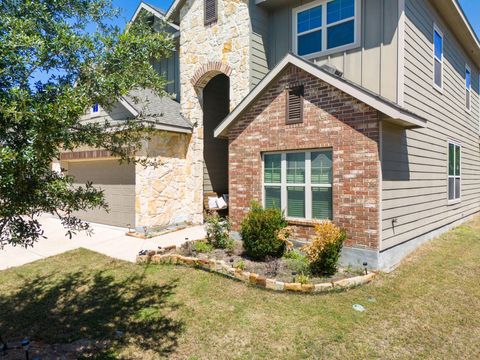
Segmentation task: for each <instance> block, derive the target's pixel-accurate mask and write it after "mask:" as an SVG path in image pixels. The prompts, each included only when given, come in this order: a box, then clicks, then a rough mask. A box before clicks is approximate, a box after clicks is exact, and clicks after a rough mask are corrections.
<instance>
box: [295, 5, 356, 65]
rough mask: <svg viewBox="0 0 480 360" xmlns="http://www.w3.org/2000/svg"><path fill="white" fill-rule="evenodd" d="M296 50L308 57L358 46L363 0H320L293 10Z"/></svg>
mask: <svg viewBox="0 0 480 360" xmlns="http://www.w3.org/2000/svg"><path fill="white" fill-rule="evenodd" d="M293 24H294V50H295V52H296V53H297V54H298V55H300V56H306V57H309V58H312V57H317V56H324V55H328V54H331V53H334V52H338V51H345V50H348V49H351V48H354V47H357V46H358V45H359V43H360V33H359V29H360V0H333V1H327V0H317V1H314V2H312V3H309V4H307V5H303V6H299V7H297V8H296V9H294V11H293Z"/></svg>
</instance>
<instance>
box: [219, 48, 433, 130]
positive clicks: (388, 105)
mask: <svg viewBox="0 0 480 360" xmlns="http://www.w3.org/2000/svg"><path fill="white" fill-rule="evenodd" d="M290 65H293V66H296V67H298V68H300V69H302V70H304V71H306V72H307V73H309V74H311V75H313V76H315V77H317V78H319V79H321V80H323V81H325V82H326V83H328V84H330V85H332V86H334V87H336V88H337V89H339V90H341V91H343V92H344V93H346V94H348V95H350V96H352V97H354V98H356V99H358V100H360V101H361V102H363V103H364V104H367V105H369V106H371V107H372V108H374V109H376V110H378V111H380V112H381V113H383V114H385V115H387V116H388V117H390V118H391V119H392V120H394V121H395V122H397V123H399V124H401V125H403V126H405V127H408V128H419V127H421V128H423V127H426V126H427V121H426V120H425V119H424V118H422V117H420V116H418V115H416V114H414V113H412V112H410V111H408V110H406V109H404V108H403V107H401V106H399V105H398V104H396V103H394V102H392V101H390V100H387V99H385V98H382V97H380V96H378V95H376V94H374V93H372V92H371V91H369V90H367V89H364V88H362V87H360V86H358V85H356V84H354V83H352V82H350V81H348V80H345V79H343V78H340V77H338V76H335V75H332V74H330V73H329V72H327V71H325V70H323V69H321V68H320V67H318V66H316V65H315V64H314V63H312V62H310V61H308V60H305V59H303V58H301V57H298V56H296V55H293V54H288V55H287V56H285V57H284V58H283V60H282V61H280V63H278V65H277V66H275V68H274V69H272V70H271V71H270V72H269V73H268V74H267V75H266V76H265V77H264V78H263V80H262V81H260V83H258V85H257V86H256V87H255V88H254V89H253V90H252V91H251V92H250V93H249V94H248V95H247V96H246V97H245V98H244V99H243V100H242V102H241V103H240V104H239V105H238V106H237V107H236V108H235V109H234V110H233V111H232V112H231V113H230V114H229V115H228V116H227V117H226V118H225V119H224V120H223V121H222V122H221V123H220V125H219V126H218V127H217V128H216V129H215V132H214V135H215V137H225V136H227V133H228V128H229V127H230V126H231V125H232V124H233V123H234V122H235V121H236V120H237V119H238V118H239V117H240V116H241V115H242V114H243V113H244V112H245V111H246V110H247V109H248V108H249V107H250V105H251V104H252V103H253V102H254V101H255V100H257V99H258V98H259V97H260V96H261V95H262V94H263V92H264V91H265V90H266V88H267V87H268V86H269V85H270V84H271V83H273V82H274V81H275V80H276V79H277V78H278V76H279V75H281V73H282V71H283V70H284V69H285V68H287V67H288V66H290Z"/></svg>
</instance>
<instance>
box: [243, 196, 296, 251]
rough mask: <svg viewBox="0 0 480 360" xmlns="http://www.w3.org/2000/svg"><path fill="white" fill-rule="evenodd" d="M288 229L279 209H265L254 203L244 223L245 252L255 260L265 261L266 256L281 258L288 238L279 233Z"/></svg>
mask: <svg viewBox="0 0 480 360" xmlns="http://www.w3.org/2000/svg"><path fill="white" fill-rule="evenodd" d="M286 227H287V221H286V220H285V217H284V216H283V214H282V212H281V211H280V210H278V209H263V208H262V207H261V206H260V205H259V204H258V203H256V202H252V205H251V208H250V211H249V212H248V214H247V216H246V217H245V218H244V219H243V221H242V226H241V230H240V234H241V236H242V240H243V244H244V247H245V251H246V253H247V255H248V256H250V257H251V258H253V259H257V260H263V259H265V257H266V256H273V257H281V256H282V255H283V253H284V252H285V248H286V245H287V242H286V241H285V240H284V238H285V237H288V234H287V235H286V234H285V233H284V232H282V238H279V236H278V235H279V232H280V231H281V230H282V229H284V228H286Z"/></svg>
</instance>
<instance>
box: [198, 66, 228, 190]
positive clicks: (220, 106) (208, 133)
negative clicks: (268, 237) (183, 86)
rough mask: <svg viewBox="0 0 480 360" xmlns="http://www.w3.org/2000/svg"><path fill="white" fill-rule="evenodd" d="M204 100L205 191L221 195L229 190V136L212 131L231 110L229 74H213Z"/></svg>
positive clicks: (204, 94)
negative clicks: (223, 137) (227, 138)
mask: <svg viewBox="0 0 480 360" xmlns="http://www.w3.org/2000/svg"><path fill="white" fill-rule="evenodd" d="M202 100H203V131H204V134H203V136H204V140H203V159H204V166H203V191H204V193H211V192H215V193H217V194H218V195H219V196H221V195H222V194H227V193H228V140H225V139H218V138H215V137H214V135H213V132H214V130H215V128H216V127H217V126H218V125H219V124H220V123H221V122H222V120H223V119H225V117H226V116H227V115H228V113H229V112H230V78H229V77H228V76H227V75H225V74H223V73H221V74H218V75H215V76H214V77H212V78H211V79H210V80H209V81H208V83H207V84H206V85H205V87H204V88H203V91H202Z"/></svg>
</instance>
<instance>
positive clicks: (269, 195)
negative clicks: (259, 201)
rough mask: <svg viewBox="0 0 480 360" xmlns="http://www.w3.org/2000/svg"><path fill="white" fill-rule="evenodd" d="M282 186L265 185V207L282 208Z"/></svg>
mask: <svg viewBox="0 0 480 360" xmlns="http://www.w3.org/2000/svg"><path fill="white" fill-rule="evenodd" d="M281 193H282V191H281V188H280V186H265V208H266V209H280V208H281Z"/></svg>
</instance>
